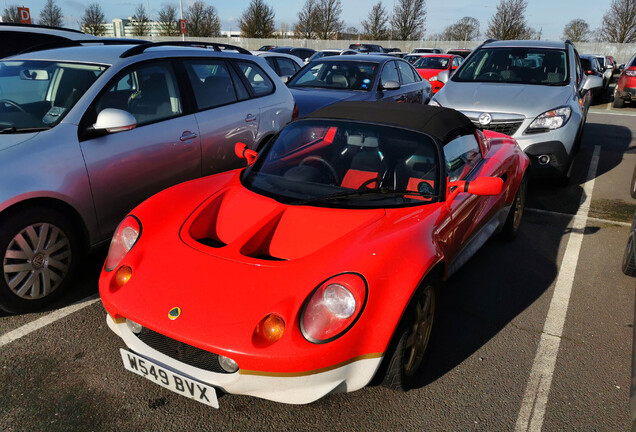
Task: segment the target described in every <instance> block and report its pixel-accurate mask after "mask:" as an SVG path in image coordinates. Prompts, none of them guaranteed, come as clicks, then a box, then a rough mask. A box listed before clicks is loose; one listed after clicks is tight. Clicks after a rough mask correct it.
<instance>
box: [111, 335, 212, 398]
mask: <svg viewBox="0 0 636 432" xmlns="http://www.w3.org/2000/svg"><path fill="white" fill-rule="evenodd" d="M119 353H120V354H121V359H122V360H123V361H124V367H125V368H126V369H127V370H129V371H130V372H132V373H136V374H137V375H140V376H142V377H144V378H147V379H149V380H150V381H152V382H154V383H155V384H159V385H160V386H161V387H165V388H167V389H168V390H172V391H173V392H175V393H179V394H180V395H182V396H185V397H188V398H190V399H194V400H195V401H197V402H201V403H204V404H206V405H209V406H211V407H214V408H218V407H219V401H218V400H217V398H216V391H215V390H214V387H211V386H209V385H206V384H203V383H201V382H199V381H195V380H192V379H190V378H186V377H184V376H183V375H180V374H178V373H175V372H172V371H170V370H168V369H166V368H163V367H161V366H159V365H158V364H156V363H153V362H151V361H150V360H148V359H145V358H143V357H139V356H138V355H137V354H133V353H131V352H129V351H126V350H125V349H123V348H120V349H119Z"/></svg>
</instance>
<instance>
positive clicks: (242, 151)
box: [234, 142, 258, 166]
mask: <svg viewBox="0 0 636 432" xmlns="http://www.w3.org/2000/svg"><path fill="white" fill-rule="evenodd" d="M234 153H235V154H236V156H238V157H239V158H241V159H245V160H246V161H247V165H248V166H250V165H252V164H253V163H254V161H255V160H256V157H257V156H258V153H257V152H255V151H254V150H251V149H248V148H247V144H245V143H242V142H237V143H236V145H235V146H234Z"/></svg>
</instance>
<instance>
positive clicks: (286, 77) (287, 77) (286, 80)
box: [280, 75, 291, 84]
mask: <svg viewBox="0 0 636 432" xmlns="http://www.w3.org/2000/svg"><path fill="white" fill-rule="evenodd" d="M290 78H291V76H289V75H283V76H281V77H280V79H281V80H282V81H283V84H287V83H288V82H289V79H290Z"/></svg>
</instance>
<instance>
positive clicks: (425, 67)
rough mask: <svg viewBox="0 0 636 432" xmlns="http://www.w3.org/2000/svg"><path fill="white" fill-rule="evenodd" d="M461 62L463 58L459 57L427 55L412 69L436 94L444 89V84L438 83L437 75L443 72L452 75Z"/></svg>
mask: <svg viewBox="0 0 636 432" xmlns="http://www.w3.org/2000/svg"><path fill="white" fill-rule="evenodd" d="M463 61H464V58H463V57H462V56H459V55H448V54H427V55H425V56H422V57H421V58H420V59H418V60H417V61H416V62H415V63H413V67H414V68H415V69H417V71H418V72H419V74H420V76H421V77H422V78H424V79H427V80H428V81H429V82H430V83H431V86H432V88H433V93H437V92H438V91H439V90H440V89H441V88H442V87H444V83H443V82H441V81H438V79H437V75H438V74H439V73H440V72H442V71H445V70H447V71H450V73H451V74H452V73H453V72H454V71H455V69H457V68H458V67H459V65H460V64H462V62H463Z"/></svg>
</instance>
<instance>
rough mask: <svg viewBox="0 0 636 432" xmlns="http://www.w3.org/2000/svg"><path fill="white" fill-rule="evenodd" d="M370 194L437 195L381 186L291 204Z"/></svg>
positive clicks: (432, 196)
mask: <svg viewBox="0 0 636 432" xmlns="http://www.w3.org/2000/svg"><path fill="white" fill-rule="evenodd" d="M369 195H381V196H402V197H403V196H405V195H417V196H418V197H423V198H434V197H435V196H436V195H431V194H425V193H422V192H417V191H405V190H401V191H400V190H389V189H387V188H381V189H369V190H364V191H347V192H341V193H337V194H333V195H325V196H321V197H315V198H309V199H305V200H301V201H296V202H293V203H290V204H291V205H306V204H310V203H313V202H320V201H332V200H339V199H346V198H357V197H365V196H369Z"/></svg>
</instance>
